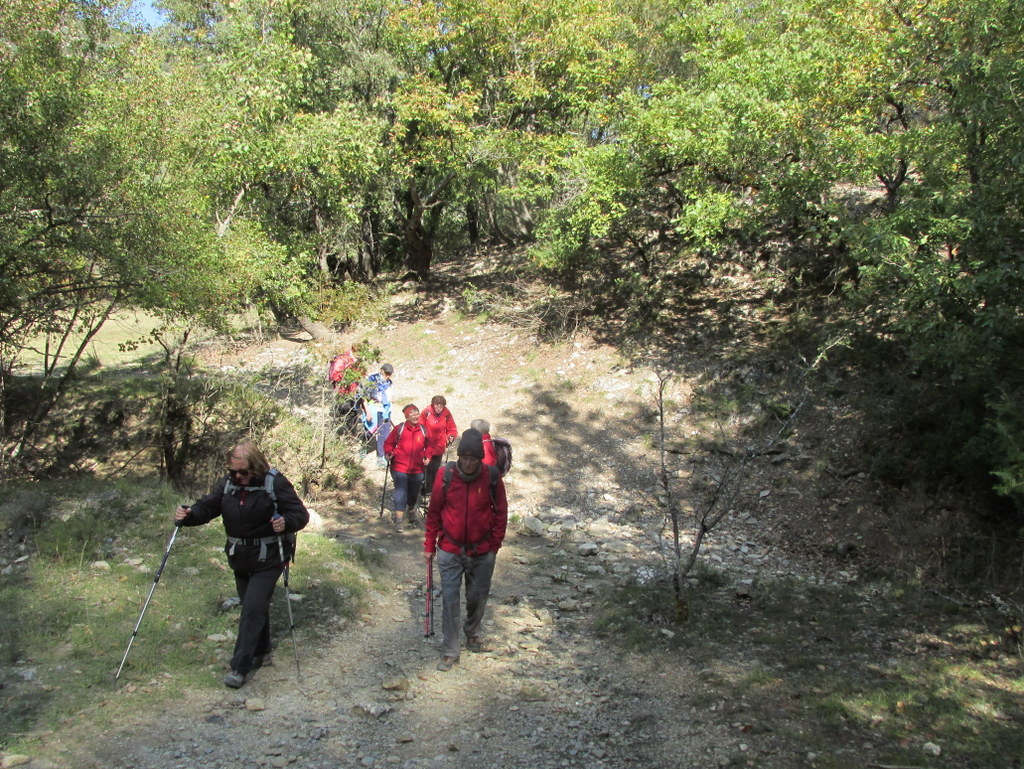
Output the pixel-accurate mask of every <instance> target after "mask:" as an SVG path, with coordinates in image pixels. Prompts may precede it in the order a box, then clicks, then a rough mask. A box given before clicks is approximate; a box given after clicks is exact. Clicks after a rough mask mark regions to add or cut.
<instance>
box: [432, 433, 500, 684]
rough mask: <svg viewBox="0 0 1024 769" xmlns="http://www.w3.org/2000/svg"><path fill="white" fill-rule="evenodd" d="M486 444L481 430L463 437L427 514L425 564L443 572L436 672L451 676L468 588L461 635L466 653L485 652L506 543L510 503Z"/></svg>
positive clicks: (438, 481)
mask: <svg viewBox="0 0 1024 769" xmlns="http://www.w3.org/2000/svg"><path fill="white" fill-rule="evenodd" d="M483 458H484V443H483V436H482V435H481V434H480V431H479V430H474V429H472V428H470V429H469V430H466V431H465V432H464V433H463V434H462V438H461V439H460V440H459V446H458V461H457V462H449V463H448V465H447V466H446V467H445V470H444V472H443V473H439V474H438V475H437V476H436V477H435V479H434V488H433V493H432V494H431V496H430V506H429V507H428V508H427V518H426V535H425V537H424V539H423V559H424V560H425V561H426V563H427V568H428V569H430V568H432V562H433V560H434V557H435V555H436V557H437V566H438V569H439V570H440V572H441V603H442V621H441V627H442V631H443V638H444V640H443V642H442V650H441V659H440V660H439V661H438V663H437V669H438V670H451V669H452V666H453V665H455V664H456V663H457V662H458V661H459V653H460V649H461V644H460V638H459V624H460V619H461V618H460V603H461V593H462V581H463V579H465V582H466V618H465V621H463V622H462V623H461V624H462V632H463V633H465V635H466V648H467V649H469V650H470V651H471V652H480V651H483V643H482V641H481V638H480V626H481V623H482V622H483V618H484V609H485V608H486V607H487V598H488V596H489V595H490V592H491V577H492V575H493V574H494V562H495V559H496V556H497V554H498V550H499V549H500V548H501V543H502V542H503V541H504V539H505V528H506V526H507V525H508V501H507V499H506V497H505V483H504V481H502V480H501V476H500V475H499V473H498V471H497V469H495V468H491V467H488V466H486V465H484V464H483Z"/></svg>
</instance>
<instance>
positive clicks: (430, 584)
mask: <svg viewBox="0 0 1024 769" xmlns="http://www.w3.org/2000/svg"><path fill="white" fill-rule="evenodd" d="M432 635H434V560H433V559H430V560H429V561H427V610H426V614H425V615H424V617H423V637H424V638H430V636H432Z"/></svg>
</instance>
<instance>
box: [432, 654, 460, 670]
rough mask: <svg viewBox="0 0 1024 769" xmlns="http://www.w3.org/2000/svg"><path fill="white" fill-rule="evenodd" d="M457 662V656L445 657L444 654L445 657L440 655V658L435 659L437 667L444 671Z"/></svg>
mask: <svg viewBox="0 0 1024 769" xmlns="http://www.w3.org/2000/svg"><path fill="white" fill-rule="evenodd" d="M458 664H459V658H458V657H447V656H446V657H442V658H441V659H439V660H438V661H437V669H438V670H441V671H444V672H447V671H449V670H451V669H452V666H453V665H458Z"/></svg>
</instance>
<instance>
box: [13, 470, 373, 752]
mask: <svg viewBox="0 0 1024 769" xmlns="http://www.w3.org/2000/svg"><path fill="white" fill-rule="evenodd" d="M30 496H35V498H37V499H40V500H46V504H40V505H37V506H36V508H35V509H33V510H31V511H30V512H28V513H26V512H25V511H24V509H23V508H21V507H20V505H19V503H20V502H21V501H22V500H25V499H27V498H29V497H30ZM5 500H6V501H5V502H4V503H3V505H2V506H0V525H2V527H3V530H4V532H5V533H6V534H8V535H11V534H15V535H18V536H20V537H21V538H22V542H23V546H22V548H21V552H22V553H23V555H20V556H18V557H16V558H11V557H6V558H5V561H6V563H5V569H4V572H3V574H2V576H0V615H2V616H3V617H4V622H3V630H2V631H0V683H2V684H3V690H4V707H3V709H2V710H0V748H2V749H4V750H8V751H21V752H25V751H31V750H32V749H33V745H34V740H35V737H34V735H39V734H43V733H45V732H48V731H52V730H55V729H58V728H59V727H60V726H61V724H62V723H66V722H67V721H68V720H69V719H72V718H78V717H81V716H82V715H84V714H85V713H88V718H89V719H90V722H91V723H92V722H95V724H96V726H97V727H98V728H102V727H103V725H104V724H107V723H111V722H114V721H116V720H117V719H118V718H120V717H121V716H123V715H124V714H125V713H126V712H128V711H129V710H130V709H133V708H136V707H140V706H141V705H140V704H139V702H138V699H139V698H140V697H142V698H145V700H146V703H145V707H146V708H150V707H153V706H155V705H158V704H159V703H160V702H161V701H167V700H170V699H174V698H177V697H180V696H183V694H184V693H185V692H186V691H187V690H190V689H193V690H194V689H197V688H198V689H219V688H220V687H221V681H220V675H221V674H222V673H223V671H224V669H225V668H226V665H227V662H228V659H229V658H230V655H231V652H232V649H233V646H234V638H235V633H236V628H237V622H238V615H239V610H238V609H237V608H235V609H230V610H227V611H225V610H222V608H221V607H222V604H223V602H224V600H225V599H227V598H228V597H230V596H233V595H235V589H234V580H233V577H232V575H231V572H230V570H229V569H228V568H227V564H226V558H225V556H224V553H223V546H224V531H223V527H222V526H221V525H220V523H219V521H214V522H213V523H211V524H210V525H207V526H201V527H189V528H184V529H181V530H180V531H179V532H178V534H177V537H176V538H175V541H174V544H173V546H172V548H171V552H170V555H169V557H168V560H167V564H166V566H165V568H164V571H163V574H162V576H161V578H160V581H159V582H158V583H157V587H156V590H155V591H154V592H153V597H152V600H151V602H150V604H149V607H148V609H147V611H146V613H145V616H144V617H143V620H142V624H141V626H140V627H139V631H138V634H137V635H136V637H135V640H134V642H133V643H132V646H131V652H130V654H129V656H128V660H127V663H126V664H125V667H124V670H123V671H122V673H121V677H120V679H119V680H115V678H114V675H115V673H116V671H117V668H118V666H119V665H120V663H121V660H122V657H123V655H124V652H125V650H126V649H127V647H128V644H129V641H130V640H131V638H132V632H133V629H134V627H135V624H136V622H137V621H138V618H139V614H140V612H141V610H142V606H143V604H144V603H145V600H146V596H147V595H148V593H149V591H150V589H151V588H152V586H153V584H154V576H155V574H156V570H157V568H158V567H159V565H160V562H161V559H162V558H163V555H164V552H165V551H166V548H167V545H168V542H169V540H170V537H171V534H172V532H174V527H173V521H172V516H171V511H172V510H173V509H174V506H175V505H176V504H178V502H179V501H180V495H179V494H178V493H177V492H175V491H174V490H173V489H171V488H170V487H168V486H166V485H163V484H161V483H159V482H156V481H152V480H149V481H141V480H140V481H136V482H132V483H128V482H123V483H120V484H110V483H103V482H100V481H97V480H94V479H82V480H80V481H78V482H76V483H74V484H71V483H68V482H60V483H57V482H54V483H46V484H35V485H33V486H31V487H27V486H26V487H22V488H16V489H14V490H12V493H11V494H9V495H7V496H6V497H5ZM378 558H379V556H377V557H375V556H373V555H372V554H370V553H368V552H361V551H359V550H357V549H351V548H346V547H344V546H342V545H341V544H339V543H338V542H336V541H335V540H334V539H332V538H329V537H324V536H322V535H320V534H317V533H312V532H305V533H301V534H300V535H299V553H298V561H297V564H296V565H295V566H294V567H293V568H292V571H291V575H290V577H291V578H290V589H291V591H292V592H293V593H295V594H297V595H298V596H301V598H300V600H298V601H296V602H294V603H293V605H292V610H293V614H294V618H295V625H296V636H297V640H298V642H299V644H300V646H301V645H302V644H303V643H308V642H309V641H310V640H312V639H315V638H321V637H324V636H327V635H329V634H330V633H332V632H333V631H334V630H336V629H337V626H338V621H339V620H340V619H342V618H346V617H351V616H353V615H354V614H355V613H356V612H357V611H358V609H359V606H360V604H361V602H362V601H363V599H364V596H365V594H366V592H367V590H368V586H369V585H370V584H371V583H372V581H373V576H372V574H371V572H370V571H369V569H368V567H372V566H374V565H376V562H377V559H378ZM271 618H272V623H273V632H274V639H273V640H274V644H275V645H276V646H281V647H283V649H282V650H283V651H285V650H287V651H285V654H286V656H287V654H289V653H290V646H291V644H290V639H289V633H288V620H287V607H286V605H285V601H284V592H283V588H282V587H280V586H279V587H278V594H277V595H276V596H275V599H274V601H273V603H272V606H271ZM121 695H124V696H121ZM127 695H131V696H127Z"/></svg>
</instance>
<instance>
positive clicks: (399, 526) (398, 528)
mask: <svg viewBox="0 0 1024 769" xmlns="http://www.w3.org/2000/svg"><path fill="white" fill-rule="evenodd" d="M403 531H405V521H403V520H402V519H401V518H396V519H395V534H401V533H402V532H403Z"/></svg>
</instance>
